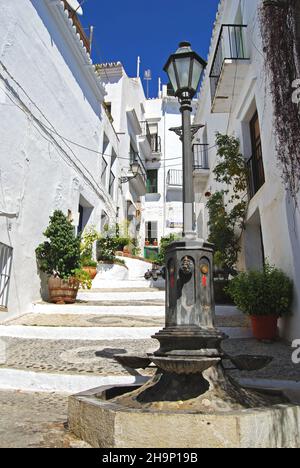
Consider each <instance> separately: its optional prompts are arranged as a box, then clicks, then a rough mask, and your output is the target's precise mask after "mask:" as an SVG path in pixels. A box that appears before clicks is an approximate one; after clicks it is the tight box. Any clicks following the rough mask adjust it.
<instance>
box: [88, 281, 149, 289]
mask: <svg viewBox="0 0 300 468" xmlns="http://www.w3.org/2000/svg"><path fill="white" fill-rule="evenodd" d="M151 287H152V285H151V281H146V280H124V281H119V280H113V279H112V280H102V279H99V278H95V279H94V281H93V289H109V288H111V289H137V288H141V289H143V288H149V289H150V288H151Z"/></svg>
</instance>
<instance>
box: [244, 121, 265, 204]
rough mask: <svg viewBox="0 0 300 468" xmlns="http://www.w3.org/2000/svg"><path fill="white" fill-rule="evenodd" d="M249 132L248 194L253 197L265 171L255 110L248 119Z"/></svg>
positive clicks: (259, 186) (263, 177) (263, 180)
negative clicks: (249, 119) (250, 155)
mask: <svg viewBox="0 0 300 468" xmlns="http://www.w3.org/2000/svg"><path fill="white" fill-rule="evenodd" d="M250 134H251V145H252V157H251V158H250V160H249V161H248V165H249V189H250V196H251V197H253V196H254V195H255V194H256V193H257V192H258V190H259V189H260V188H261V187H262V186H263V185H264V183H265V171H264V163H263V155H262V145H261V135H260V126H259V118H258V113H257V112H255V114H254V116H253V118H252V119H251V121H250Z"/></svg>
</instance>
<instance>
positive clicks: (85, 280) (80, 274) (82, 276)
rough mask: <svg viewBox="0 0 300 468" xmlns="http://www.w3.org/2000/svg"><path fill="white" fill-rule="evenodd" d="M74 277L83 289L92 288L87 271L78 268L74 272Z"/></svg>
mask: <svg viewBox="0 0 300 468" xmlns="http://www.w3.org/2000/svg"><path fill="white" fill-rule="evenodd" d="M73 276H74V278H75V279H76V280H77V281H78V283H79V284H80V286H81V287H82V289H91V288H92V280H91V277H90V275H89V274H88V273H87V272H86V271H84V270H82V269H81V268H77V269H76V270H74V271H73Z"/></svg>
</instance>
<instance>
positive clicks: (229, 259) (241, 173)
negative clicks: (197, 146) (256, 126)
mask: <svg viewBox="0 0 300 468" xmlns="http://www.w3.org/2000/svg"><path fill="white" fill-rule="evenodd" d="M216 144H217V148H218V150H217V156H218V164H217V165H216V167H215V169H214V171H213V173H214V175H215V181H216V182H218V183H221V184H222V185H223V186H224V185H226V186H227V189H223V190H220V191H217V192H215V193H214V194H213V195H212V196H211V197H210V199H209V201H208V202H207V208H208V211H209V223H208V225H209V228H210V235H209V239H208V240H209V242H211V243H212V244H214V246H215V263H216V265H217V266H219V267H220V268H222V269H224V271H226V272H228V273H234V272H235V265H236V263H237V259H238V254H239V252H240V237H241V233H242V231H243V230H244V227H245V223H244V221H245V217H246V212H247V201H246V200H245V197H246V196H247V187H248V177H247V175H248V172H247V166H246V163H245V159H244V157H243V155H242V154H241V153H240V143H239V140H238V139H237V138H235V137H233V136H228V135H222V134H220V133H217V135H216ZM225 199H226V203H225Z"/></svg>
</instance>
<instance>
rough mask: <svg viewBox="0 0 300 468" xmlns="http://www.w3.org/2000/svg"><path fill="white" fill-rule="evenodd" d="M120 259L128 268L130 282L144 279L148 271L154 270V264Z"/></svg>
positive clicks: (131, 259) (124, 258) (132, 259)
mask: <svg viewBox="0 0 300 468" xmlns="http://www.w3.org/2000/svg"><path fill="white" fill-rule="evenodd" d="M119 258H120V259H122V260H124V262H125V264H126V266H127V268H128V279H130V280H135V279H143V278H144V275H145V273H146V271H147V270H149V269H151V268H152V264H151V263H148V262H143V261H141V260H136V259H134V258H127V257H119Z"/></svg>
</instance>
